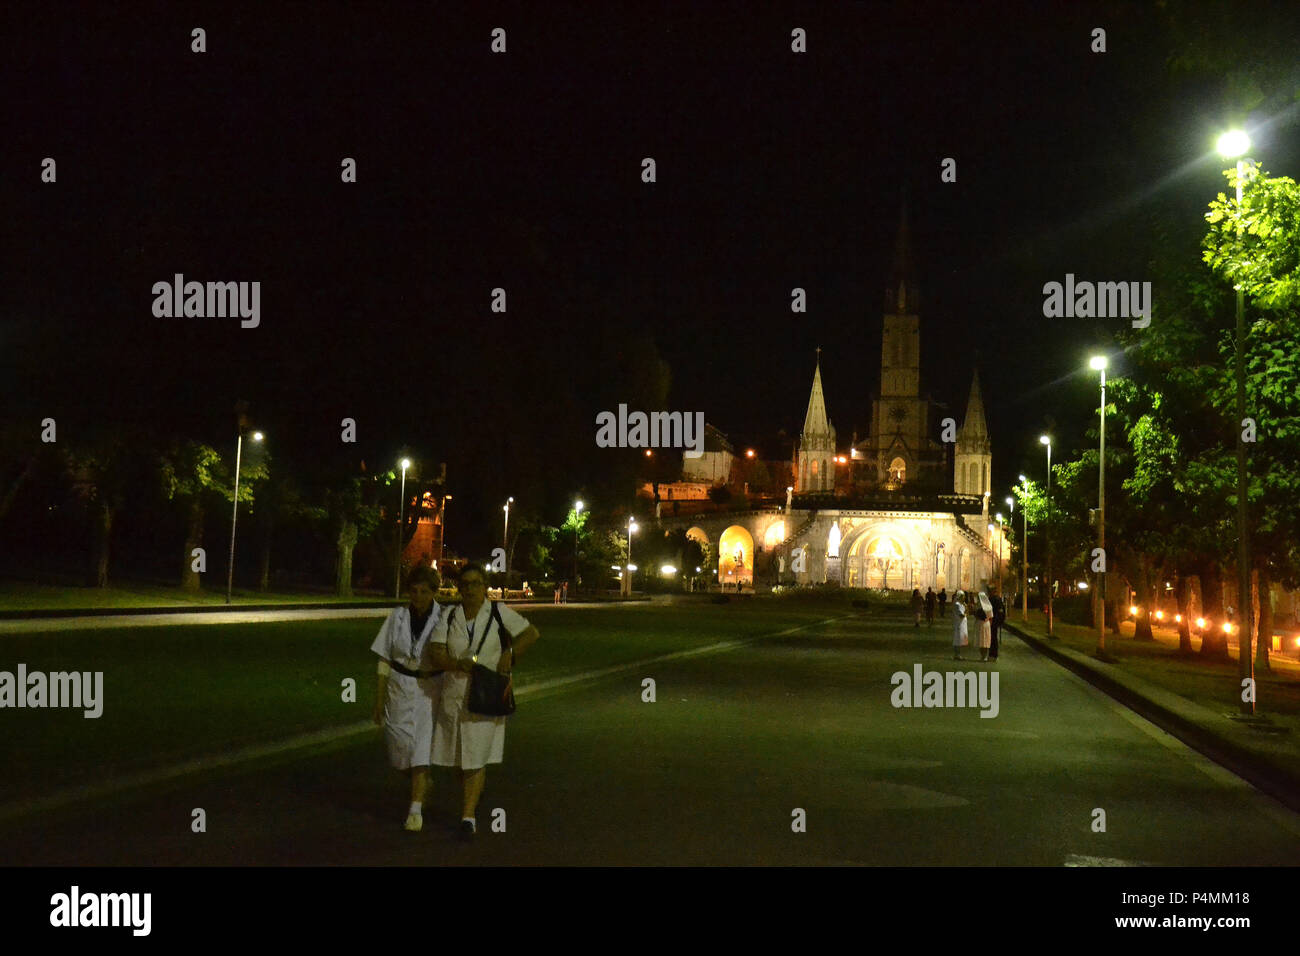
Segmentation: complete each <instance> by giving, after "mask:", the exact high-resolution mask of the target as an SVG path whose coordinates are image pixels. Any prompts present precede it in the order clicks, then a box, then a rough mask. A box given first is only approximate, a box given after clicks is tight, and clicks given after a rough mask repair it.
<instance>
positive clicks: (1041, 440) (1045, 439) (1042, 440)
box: [1038, 435, 1052, 445]
mask: <svg viewBox="0 0 1300 956" xmlns="http://www.w3.org/2000/svg"><path fill="white" fill-rule="evenodd" d="M1038 443H1039V444H1040V445H1050V444H1051V443H1052V440H1051V439H1050V438H1048V437H1047V436H1046V435H1039V436H1038Z"/></svg>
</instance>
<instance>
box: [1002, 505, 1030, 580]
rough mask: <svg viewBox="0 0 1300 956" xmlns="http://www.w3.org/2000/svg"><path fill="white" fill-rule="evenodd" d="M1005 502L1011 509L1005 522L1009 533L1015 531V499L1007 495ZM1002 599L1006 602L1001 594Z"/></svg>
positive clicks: (1022, 558) (1022, 559)
mask: <svg viewBox="0 0 1300 956" xmlns="http://www.w3.org/2000/svg"><path fill="white" fill-rule="evenodd" d="M1006 502H1007V507H1008V508H1010V509H1011V517H1010V518H1009V519H1007V524H1009V525H1011V533H1012V534H1015V533H1016V499H1015V498H1013V497H1012V496H1011V495H1007V497H1006ZM1007 550H1010V548H1008V549H1007ZM1020 559H1021V561H1024V555H1023V554H1022V555H1021V556H1020ZM999 590H1000V589H999ZM1002 600H1003V603H1005V602H1006V595H1003V596H1002Z"/></svg>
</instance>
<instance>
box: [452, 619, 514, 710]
mask: <svg viewBox="0 0 1300 956" xmlns="http://www.w3.org/2000/svg"><path fill="white" fill-rule="evenodd" d="M461 613H462V614H464V608H462V609H461ZM490 613H491V616H490V617H489V618H488V622H487V624H486V625H485V626H484V628H483V636H482V637H480V638H479V640H478V648H477V649H476V650H475V651H474V652H473V656H474V657H476V658H477V657H478V652H479V651H481V650H482V649H483V642H484V641H486V640H487V636H488V631H490V630H492V622H493V621H496V625H497V637H498V638H499V639H500V641H501V653H502V654H503V655H505V654H509V653H510V632H509V631H507V630H506V628H505V625H504V624H502V623H501V611H500V610H499V609H498V608H497V602H496V601H493V602H492V608H491V612H490ZM467 629H468V622H467ZM467 706H468V707H469V711H470V713H471V714H479V715H481V716H484V717H507V716H509V715H510V714H513V713H514V712H515V691H514V675H512V674H498V673H497V672H496V671H494V670H493V669H492V668H490V667H484V666H483V665H482V664H479V663H477V662H476V663H475V664H474V670H473V671H472V672H471V673H470V676H469V699H468V701H467Z"/></svg>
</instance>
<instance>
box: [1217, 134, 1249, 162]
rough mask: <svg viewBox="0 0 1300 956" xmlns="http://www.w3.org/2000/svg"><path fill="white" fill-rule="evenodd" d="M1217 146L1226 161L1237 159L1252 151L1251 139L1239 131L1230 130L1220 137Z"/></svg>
mask: <svg viewBox="0 0 1300 956" xmlns="http://www.w3.org/2000/svg"><path fill="white" fill-rule="evenodd" d="M1217 146H1218V150H1219V155H1220V156H1222V157H1223V158H1224V159H1236V158H1237V157H1238V156H1244V155H1245V153H1246V150H1248V149H1250V137H1249V136H1247V135H1246V134H1245V133H1244V132H1242V131H1241V130H1239V129H1230V130H1228V132H1226V133H1224V134H1223V135H1222V136H1220V137H1219V141H1218V144H1217Z"/></svg>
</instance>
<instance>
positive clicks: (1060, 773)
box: [0, 610, 1300, 866]
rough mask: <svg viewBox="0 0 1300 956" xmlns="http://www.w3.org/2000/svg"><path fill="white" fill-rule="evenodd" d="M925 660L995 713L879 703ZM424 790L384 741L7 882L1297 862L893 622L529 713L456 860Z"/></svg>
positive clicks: (815, 633) (1109, 733)
mask: <svg viewBox="0 0 1300 956" xmlns="http://www.w3.org/2000/svg"><path fill="white" fill-rule="evenodd" d="M683 613H690V612H689V610H684V611H683ZM822 616H825V615H822ZM717 637H718V639H719V640H720V641H722V640H726V639H727V635H725V634H719V635H717ZM966 654H967V656H968V657H970V656H972V655H971V652H970V650H969V649H967V651H966ZM917 664H920V665H921V666H922V668H923V670H924V671H932V670H939V671H948V670H954V669H955V670H961V671H973V672H979V671H981V670H984V671H991V670H992V669H994V668H996V670H997V672H998V673H999V682H998V690H999V694H998V697H999V700H998V714H997V716H996V717H994V718H982V717H980V711H979V709H978V708H969V707H966V708H908V709H900V708H895V707H893V706H892V704H891V693H892V692H893V690H894V686H893V685H892V684H891V680H890V677H891V675H892V674H894V673H895V672H900V671H901V672H905V673H908V674H909V675H910V674H911V673H912V672H913V669H914V666H915V665H917ZM642 671H644V673H643V672H642ZM644 678H653V679H654V681H655V684H656V686H655V690H656V700H655V702H654V703H646V702H643V700H642V680H643V679H644ZM434 780H435V783H434V793H433V797H432V799H431V801H430V804H429V806H428V807H427V808H426V814H425V831H424V832H423V833H419V834H408V833H405V832H403V831H402V830H401V828H400V827H401V823H402V820H403V819H404V817H405V809H406V794H405V787H406V785H405V780H404V778H402V777H401V776H399V775H398V774H396V773H395V772H393V771H391V770H389V769H388V767H387V765H386V762H385V760H384V756H383V747H382V744H381V742H380V740H379V732H378V731H377V730H376V731H374V732H373V734H363V735H361V736H355V735H353V736H344V737H341V738H339V739H337V740H333V741H326V742H323V743H319V744H316V745H314V746H310V747H303V748H299V749H293V750H289V751H286V752H283V753H280V754H278V755H275V756H272V757H264V758H261V759H258V760H251V761H247V762H245V763H241V764H236V765H233V766H224V767H221V768H219V769H215V770H211V771H204V770H197V771H194V772H189V773H186V774H184V775H182V776H180V777H178V778H176V779H174V780H172V781H171V782H169V783H166V784H159V785H153V786H150V787H147V788H143V789H138V790H135V791H131V792H128V793H125V794H120V795H118V796H115V797H105V798H100V799H96V800H94V801H92V802H88V803H84V804H82V805H78V806H70V807H66V808H63V809H60V810H57V811H53V812H46V813H43V814H41V815H32V816H28V817H26V818H23V819H20V820H16V821H11V822H9V823H7V824H5V825H4V826H3V827H2V828H0V845H2V846H4V849H5V852H4V856H5V862H6V863H8V864H11V865H14V864H17V865H142V864H148V865H239V864H245V865H247V864H341V865H349V864H353V865H383V864H393V865H407V864H409V865H448V864H464V863H471V864H472V863H484V864H497V865H502V864H507V865H508V864H524V865H535V864H561V865H564V864H616V865H665V864H666V865H673V864H703V865H711V864H728V865H735V864H757V865H765V864H780V865H820V864H870V865H904V866H908V865H921V866H934V865H1037V866H1062V865H1082V866H1087V865H1135V864H1151V865H1175V866H1180V865H1246V866H1253V865H1278V864H1290V865H1295V864H1297V863H1300V816H1297V815H1296V814H1293V813H1291V812H1290V811H1287V810H1285V809H1284V808H1282V807H1280V806H1279V805H1278V804H1276V803H1275V802H1274V801H1272V800H1271V799H1269V798H1267V797H1264V796H1263V795H1261V794H1259V793H1258V792H1257V791H1255V790H1254V789H1253V788H1252V787H1251V786H1249V785H1248V784H1246V783H1245V782H1243V781H1241V780H1239V779H1238V778H1236V777H1234V776H1232V775H1231V774H1229V773H1228V772H1227V771H1224V770H1222V769H1220V768H1218V767H1217V766H1215V765H1213V764H1211V763H1210V762H1209V761H1207V760H1206V759H1205V758H1203V757H1201V756H1199V755H1198V754H1196V753H1194V752H1193V751H1191V750H1189V749H1188V748H1186V747H1185V746H1184V745H1182V744H1181V743H1179V742H1178V741H1176V740H1174V739H1173V738H1172V737H1170V736H1168V735H1167V734H1165V733H1164V732H1163V731H1160V730H1158V729H1157V728H1155V727H1154V726H1152V725H1150V724H1149V723H1147V722H1146V721H1144V720H1142V719H1141V718H1138V717H1137V716H1135V715H1133V714H1132V713H1130V712H1129V711H1127V710H1126V709H1124V708H1122V707H1120V706H1119V705H1117V704H1115V703H1113V702H1112V701H1110V699H1109V698H1107V697H1105V696H1104V695H1102V694H1101V693H1100V692H1098V691H1096V690H1094V689H1092V688H1091V687H1089V686H1088V685H1086V684H1084V683H1083V682H1082V681H1080V680H1079V679H1077V678H1075V677H1074V676H1072V675H1071V674H1069V673H1068V672H1066V671H1065V670H1063V669H1062V668H1060V667H1058V666H1056V665H1054V664H1052V663H1051V662H1049V661H1047V660H1045V659H1044V658H1041V657H1039V656H1038V655H1037V654H1036V653H1034V652H1033V651H1031V650H1030V649H1029V648H1027V647H1026V646H1025V645H1023V644H1021V643H1020V642H1019V641H1012V642H1011V643H1010V644H1009V646H1007V647H1006V648H1005V649H1004V653H1003V655H1002V659H1001V660H1000V661H999V662H998V663H997V664H996V665H991V664H980V663H978V662H976V661H971V660H967V661H964V662H962V663H958V662H955V661H953V660H952V659H951V646H950V644H949V638H948V634H947V629H946V628H940V627H936V628H934V630H933V631H927V630H926V629H925V628H924V627H922V628H921V629H920V631H917V630H915V629H914V628H912V627H911V625H910V622H906V621H903V620H902V619H901V618H899V617H897V616H889V615H884V616H866V617H862V616H859V617H852V618H847V619H841V620H837V621H834V622H831V623H827V624H823V625H819V626H815V627H812V628H808V629H806V630H803V631H799V632H797V633H787V634H784V635H782V636H775V637H767V638H763V639H761V640H758V641H756V642H753V643H750V644H747V645H744V646H741V647H738V648H733V649H730V650H725V651H722V652H718V653H713V654H706V655H697V656H688V657H680V658H676V659H673V660H669V661H663V662H660V663H657V664H653V665H648V666H646V667H645V668H639V669H633V670H627V671H618V672H615V673H612V674H606V675H604V676H601V677H599V678H597V679H593V680H591V681H587V682H578V683H569V684H562V685H559V686H555V687H552V688H549V689H547V690H545V691H543V692H541V693H538V694H535V695H532V696H529V697H527V698H525V699H524V700H522V701H521V704H520V711H519V713H518V714H517V715H516V716H515V717H513V718H511V723H510V726H509V730H508V732H507V739H506V763H505V764H504V765H502V766H499V767H490V768H489V770H488V780H487V789H486V792H485V794H484V797H483V802H482V804H481V806H480V810H479V824H480V835H479V837H478V839H477V840H476V841H475V842H474V843H472V844H469V845H465V844H460V843H458V842H457V841H456V840H455V839H454V838H453V830H452V828H453V826H454V824H455V821H456V818H457V817H458V815H459V814H458V810H459V802H458V795H457V794H455V793H453V788H452V784H451V778H450V775H449V773H448V772H446V771H439V770H435V777H434ZM194 808H203V810H204V811H205V813H206V819H207V832H205V833H194V832H192V830H191V820H192V811H193V809H194ZM497 808H499V809H500V810H502V811H504V821H505V832H492V830H491V822H492V818H493V811H494V810H496V809H497ZM797 810H802V811H804V815H805V816H806V832H794V831H793V830H792V820H794V818H795V814H796V811H797ZM1097 810H1102V811H1104V813H1105V832H1096V831H1095V829H1094V826H1095V821H1096V820H1097V819H1098V815H1097V813H1096V811H1097ZM498 818H499V815H498Z"/></svg>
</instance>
